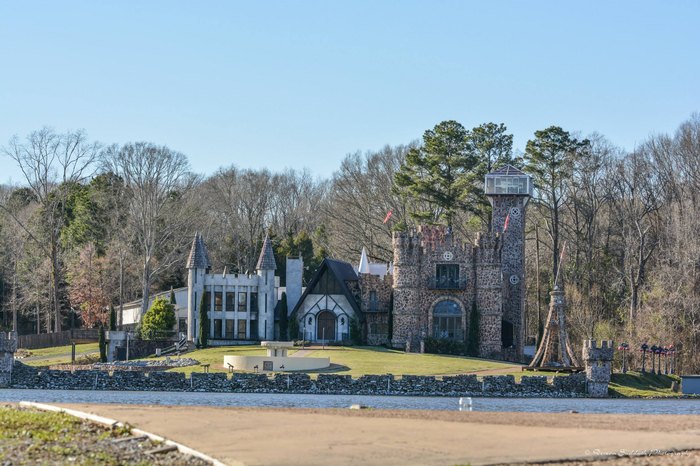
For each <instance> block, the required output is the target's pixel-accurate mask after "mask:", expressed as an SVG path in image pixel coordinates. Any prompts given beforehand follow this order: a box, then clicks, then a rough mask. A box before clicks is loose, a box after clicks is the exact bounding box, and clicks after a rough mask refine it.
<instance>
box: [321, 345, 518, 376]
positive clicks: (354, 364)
mask: <svg viewBox="0 0 700 466" xmlns="http://www.w3.org/2000/svg"><path fill="white" fill-rule="evenodd" d="M309 357H312V358H325V357H327V358H330V360H331V364H337V365H339V366H343V367H341V368H339V369H338V370H331V371H328V370H325V371H319V372H334V373H338V374H350V375H352V376H353V377H359V376H361V375H364V374H394V375H451V374H465V373H470V372H477V373H478V372H482V371H483V372H489V371H494V370H496V371H498V372H499V373H500V371H501V370H510V369H512V370H515V369H516V368H519V367H520V366H517V365H514V364H512V363H503V362H499V361H491V360H488V359H477V358H468V357H464V356H448V355H440V354H419V353H405V352H404V351H398V350H392V349H387V348H384V347H381V346H360V347H338V346H336V347H328V348H326V349H325V350H322V349H318V350H315V351H313V352H311V354H309Z"/></svg>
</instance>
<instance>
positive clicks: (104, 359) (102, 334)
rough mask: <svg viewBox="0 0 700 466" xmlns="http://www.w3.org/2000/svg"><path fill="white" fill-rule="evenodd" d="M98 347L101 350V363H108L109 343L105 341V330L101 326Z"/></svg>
mask: <svg viewBox="0 0 700 466" xmlns="http://www.w3.org/2000/svg"><path fill="white" fill-rule="evenodd" d="M97 345H98V346H99V348H100V362H107V342H106V341H105V328H104V327H103V326H101V325H100V333H99V339H98V341H97Z"/></svg>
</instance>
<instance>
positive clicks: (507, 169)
mask: <svg viewBox="0 0 700 466" xmlns="http://www.w3.org/2000/svg"><path fill="white" fill-rule="evenodd" d="M489 175H511V176H527V174H526V173H523V172H522V171H521V170H518V169H517V168H515V167H514V166H513V165H503V166H501V167H498V168H497V169H495V170H493V171H492V172H490V173H489Z"/></svg>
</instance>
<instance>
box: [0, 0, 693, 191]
mask: <svg viewBox="0 0 700 466" xmlns="http://www.w3.org/2000/svg"><path fill="white" fill-rule="evenodd" d="M698 24H700V2H697V1H687V2H683V1H673V2H643V1H616V2H610V1H598V2H563V1H556V2H537V1H527V2H526V1H519V2H516V1H512V2H496V1H493V2H491V1H488V2H487V1H481V2H467V1H459V2H457V1H454V2H450V1H427V0H426V1H422V2H417V1H378V0H374V1H353V2H350V1H345V2H339V1H330V0H328V1H318V2H313V1H284V2H262V1H261V2H251V1H246V2H233V1H225V2H223V1H222V2H214V1H208V2H194V1H190V2H184V1H180V2H178V1H116V0H114V1H111V2H107V1H98V0H90V1H83V2H77V1H61V2H59V1H43V2H41V1H30V0H23V1H10V0H0V144H2V145H4V144H5V143H6V141H7V140H8V139H9V138H10V137H11V136H12V135H13V134H18V135H20V136H23V135H26V134H27V133H28V132H30V131H32V130H34V129H38V128H40V127H42V126H44V125H48V126H52V127H54V128H55V129H56V130H59V131H64V130H67V129H78V128H84V129H85V130H86V131H87V133H88V135H89V136H90V137H91V138H93V139H96V140H99V141H102V142H105V143H114V142H116V143H123V142H128V141H136V140H147V141H152V142H155V143H158V144H166V145H168V146H170V147H171V148H173V149H176V150H179V151H182V152H184V153H185V154H187V155H188V157H189V159H190V162H191V164H192V166H193V169H194V170H195V171H197V172H200V173H205V174H209V173H212V172H214V171H215V170H216V169H217V168H218V167H220V166H228V165H231V164H235V165H237V166H240V167H262V166H267V167H269V168H271V169H273V170H277V169H282V168H284V167H308V168H309V169H310V170H311V171H312V172H313V173H314V174H316V175H319V176H324V177H325V176H330V175H331V174H332V172H333V171H334V170H336V169H337V168H338V166H339V164H340V161H341V160H342V158H343V157H344V156H345V155H346V154H348V153H351V152H355V151H357V150H362V151H365V150H373V149H379V148H381V147H382V146H383V145H385V144H392V145H394V144H402V143H408V142H410V141H412V140H414V139H418V138H420V136H421V135H422V133H423V131H424V130H426V129H428V128H431V127H432V126H434V125H435V124H436V123H438V122H440V121H442V120H446V119H455V120H457V121H459V122H461V123H462V124H463V125H465V126H466V127H473V126H476V125H478V124H480V123H483V122H487V121H495V122H503V123H505V124H506V125H507V126H508V128H509V129H510V130H511V132H513V134H514V135H515V146H516V148H518V149H521V150H522V149H524V147H525V143H526V142H527V140H528V138H530V137H531V135H532V133H533V132H534V131H535V130H538V129H542V128H545V127H547V126H550V125H553V124H556V125H559V126H562V127H563V128H564V129H566V130H569V131H580V132H581V133H583V134H588V133H590V132H593V131H598V132H600V133H602V134H604V135H606V136H607V137H608V138H609V139H610V140H611V141H612V142H614V143H616V144H618V145H620V146H622V147H624V148H626V149H633V148H634V146H635V144H638V143H640V142H641V141H643V140H644V139H645V138H646V137H648V136H649V135H650V134H654V133H664V132H672V131H673V130H674V129H675V128H676V127H677V125H678V124H679V123H680V122H682V121H683V120H685V119H686V118H688V117H689V116H690V114H691V113H692V112H695V111H699V110H700V90H699V89H700V87H699V86H698V82H699V81H698V79H699V77H700V53H698V52H700V50H699V48H700V47H699V44H700V29H698ZM10 179H11V180H13V181H15V182H18V181H20V180H21V179H20V178H19V172H18V171H17V170H16V169H15V168H14V167H13V166H12V163H11V161H9V160H8V159H0V182H6V181H8V180H10Z"/></svg>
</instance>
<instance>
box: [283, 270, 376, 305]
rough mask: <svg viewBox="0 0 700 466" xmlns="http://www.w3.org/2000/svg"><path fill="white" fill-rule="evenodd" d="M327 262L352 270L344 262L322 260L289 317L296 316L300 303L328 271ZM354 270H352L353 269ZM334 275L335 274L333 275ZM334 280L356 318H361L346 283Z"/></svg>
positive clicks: (337, 278)
mask: <svg viewBox="0 0 700 466" xmlns="http://www.w3.org/2000/svg"><path fill="white" fill-rule="evenodd" d="M329 261H334V262H342V263H344V264H347V265H349V266H350V268H352V264H350V263H348V262H344V261H339V260H335V259H329V258H327V257H326V258H324V259H323V262H321V265H320V266H319V267H318V269H316V272H315V273H314V276H313V278H312V279H311V281H310V282H309V284H308V285H306V289H304V292H303V293H302V294H301V297H300V298H299V301H297V303H296V304H295V305H294V309H292V312H291V313H290V314H289V315H290V316H293V315H294V314H296V312H297V311H298V310H299V307H301V303H302V302H303V301H304V299H306V297H307V296H308V295H310V294H311V290H313V289H314V287H315V286H316V284H317V283H318V280H319V278H320V277H321V275H322V273H323V271H324V270H325V269H329V268H330V267H329V266H328V262H329ZM353 270H354V269H353ZM333 275H335V273H334V274H333ZM335 278H336V280H339V281H340V285H341V287H342V288H343V294H344V295H345V297H346V298H348V302H349V303H350V306H351V307H352V309H353V311H355V312H356V313H357V316H358V318H360V317H362V315H363V314H362V311H361V310H360V306H359V305H358V304H357V301H355V297H354V296H352V293H350V290H349V289H348V285H347V283H345V280H342V279H340V278H339V277H337V276H336V277H335Z"/></svg>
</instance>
